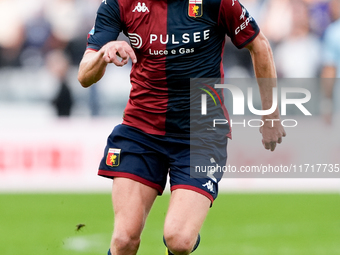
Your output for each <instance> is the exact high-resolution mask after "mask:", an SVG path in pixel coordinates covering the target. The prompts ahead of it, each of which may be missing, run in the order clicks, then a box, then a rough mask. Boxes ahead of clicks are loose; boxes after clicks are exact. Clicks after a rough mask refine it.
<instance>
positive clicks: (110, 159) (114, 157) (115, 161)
mask: <svg viewBox="0 0 340 255" xmlns="http://www.w3.org/2000/svg"><path fill="white" fill-rule="evenodd" d="M120 151H121V149H113V148H110V149H109V151H108V152H107V156H106V165H108V166H119V163H120Z"/></svg>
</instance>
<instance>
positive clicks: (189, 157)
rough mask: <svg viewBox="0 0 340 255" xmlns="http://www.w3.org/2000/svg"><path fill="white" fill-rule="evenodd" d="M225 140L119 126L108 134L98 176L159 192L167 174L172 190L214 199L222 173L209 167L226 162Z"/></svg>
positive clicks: (224, 138)
mask: <svg viewBox="0 0 340 255" xmlns="http://www.w3.org/2000/svg"><path fill="white" fill-rule="evenodd" d="M227 141H228V138H227V137H223V138H222V139H218V141H215V142H211V141H206V140H202V139H199V138H197V139H193V138H191V139H189V138H177V137H170V136H160V135H151V134H147V133H145V132H143V131H141V130H139V129H137V128H134V127H130V126H127V125H123V124H122V125H118V126H116V127H115V128H114V130H113V131H112V133H111V135H110V136H109V137H108V140H107V145H106V148H105V152H104V157H103V159H102V161H101V163H100V166H99V171H98V175H100V176H104V177H108V178H114V177H125V178H129V179H132V180H135V181H138V182H140V183H143V184H145V185H147V186H149V187H152V188H154V189H156V190H157V191H158V194H159V195H161V194H162V193H163V190H164V188H165V185H166V181H167V176H168V175H169V177H170V185H171V191H173V190H176V189H188V190H193V191H195V192H198V193H200V194H202V195H205V196H206V197H208V198H209V199H210V200H211V202H213V201H214V200H215V199H216V197H217V194H218V182H219V181H220V179H221V177H222V175H223V173H222V172H215V173H214V172H211V171H210V172H209V171H208V170H209V166H215V165H217V164H218V165H219V166H224V165H225V164H226V160H227V150H226V148H227ZM193 148H194V149H193ZM207 167H208V168H207ZM207 169H208V170H207Z"/></svg>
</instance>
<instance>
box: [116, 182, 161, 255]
mask: <svg viewBox="0 0 340 255" xmlns="http://www.w3.org/2000/svg"><path fill="white" fill-rule="evenodd" d="M157 193H158V191H157V190H156V189H153V188H151V187H149V186H146V185H144V184H142V183H139V182H136V181H134V180H131V179H127V178H119V177H116V178H115V179H114V180H113V185H112V202H113V210H114V217H115V218H114V231H113V235H112V241H111V248H110V250H111V254H112V255H134V254H136V253H137V250H138V247H139V243H140V235H141V233H142V230H143V227H144V224H145V220H146V218H147V215H148V213H149V211H150V209H151V206H152V204H153V202H154V200H155V198H156V196H157Z"/></svg>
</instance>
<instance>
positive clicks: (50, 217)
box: [0, 0, 340, 255]
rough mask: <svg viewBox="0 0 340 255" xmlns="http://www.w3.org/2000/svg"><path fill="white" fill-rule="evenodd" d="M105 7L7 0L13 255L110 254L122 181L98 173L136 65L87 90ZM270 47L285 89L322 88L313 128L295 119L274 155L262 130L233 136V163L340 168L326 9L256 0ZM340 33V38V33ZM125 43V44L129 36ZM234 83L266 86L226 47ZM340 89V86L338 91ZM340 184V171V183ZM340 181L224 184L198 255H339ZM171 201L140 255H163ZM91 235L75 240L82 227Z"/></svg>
mask: <svg viewBox="0 0 340 255" xmlns="http://www.w3.org/2000/svg"><path fill="white" fill-rule="evenodd" d="M100 2H101V0H49V1H44V0H0V35H1V36H0V254H2V255H13V254H19V253H25V254H46V253H47V254H57V255H59V254H62V255H64V254H65V255H66V254H105V252H106V249H107V248H108V242H109V239H110V232H111V229H112V212H111V205H110V195H109V193H110V187H111V181H110V180H106V179H103V178H100V177H97V176H96V172H97V167H98V163H99V160H100V158H101V157H102V153H103V148H104V146H105V143H106V138H107V136H108V134H109V133H110V132H111V129H112V128H113V127H114V125H116V124H118V123H120V122H121V118H122V117H121V116H122V112H123V109H124V107H125V104H126V101H127V99H128V93H129V90H130V84H129V71H130V66H129V65H127V66H125V67H123V68H119V69H118V68H115V67H113V66H110V67H109V68H108V70H107V72H106V75H105V77H104V78H103V79H102V80H101V81H100V82H99V83H98V84H96V85H95V86H92V87H91V88H89V89H84V88H82V87H81V86H80V84H79V83H78V81H77V70H78V64H79V62H80V59H81V57H82V54H83V52H84V50H85V47H86V37H87V33H88V32H89V31H90V30H91V28H92V26H93V24H94V19H95V12H96V10H97V8H98V6H99V4H100ZM241 2H242V4H244V5H245V7H247V9H248V10H249V12H250V13H251V14H252V16H253V17H254V18H255V19H256V20H257V22H258V23H259V25H260V27H261V29H262V30H263V32H264V33H265V34H266V36H267V37H268V39H269V41H270V43H271V45H272V47H273V52H274V57H275V62H276V65H277V72H278V75H279V77H280V78H309V79H311V80H313V82H311V83H310V84H309V85H308V84H307V85H306V86H305V87H306V88H308V89H309V90H310V91H311V92H312V97H314V99H315V98H316V99H315V100H312V101H311V104H310V105H309V107H310V109H312V112H313V116H312V117H304V116H301V114H300V115H299V113H296V112H294V111H292V112H290V115H291V116H294V118H295V119H298V120H299V123H300V124H299V126H298V127H297V128H294V129H288V130H287V133H288V136H287V138H285V139H284V142H283V144H282V145H280V146H278V148H277V152H276V153H275V154H270V153H268V152H267V151H264V150H263V149H262V144H261V137H260V134H259V133H258V129H249V128H246V129H245V128H234V135H233V140H232V141H231V142H230V145H229V164H231V165H236V166H240V165H258V164H262V163H263V164H273V165H275V164H276V165H280V164H283V165H290V164H305V163H306V164H320V163H321V164H324V163H327V164H339V163H340V137H339V131H338V130H339V126H338V125H337V124H336V123H337V122H336V121H333V123H329V122H327V121H325V118H324V116H322V110H321V111H320V102H321V101H322V97H323V96H322V89H321V88H320V83H319V82H318V81H319V78H320V77H321V70H322V67H323V50H324V44H323V38H324V32H325V30H326V28H327V27H328V26H329V25H330V24H331V23H332V22H334V21H335V19H337V18H338V17H336V16H334V15H335V14H334V10H333V11H332V9H331V8H330V7H329V1H327V0H304V1H303V0H243V1H241ZM339 12H340V10H339ZM338 33H340V31H338ZM121 39H123V40H126V38H124V37H122V38H121ZM225 47H226V49H225V57H224V67H225V74H226V77H229V78H250V77H253V72H252V65H251V60H250V56H249V53H248V52H247V50H240V51H239V50H237V49H236V48H235V47H234V46H233V45H232V44H231V43H230V42H229V41H228V42H227V43H226V45H225ZM338 85H339V84H338ZM339 175H340V174H339ZM339 192H340V178H332V179H326V178H317V179H316V178H313V179H306V178H289V179H287V178H286V179H282V178H276V179H266V178H253V179H249V178H248V179H246V178H237V179H236V178H234V179H228V178H225V179H223V180H222V182H221V193H223V194H221V196H220V197H219V199H218V203H216V205H214V207H213V209H212V210H211V214H210V216H209V218H208V219H207V223H206V224H205V226H204V229H203V232H202V234H203V236H204V239H203V241H202V247H201V248H200V249H199V250H198V251H197V254H217V255H219V254H244V255H246V254H247V255H248V254H249V255H253V254H254V255H255V254H282V255H284V254H299V255H301V254H309V255H310V254H320V255H321V254H340V244H339V240H340V197H339ZM167 201H168V195H166V196H164V197H162V198H160V199H159V200H158V201H157V202H156V204H155V210H154V211H153V212H152V213H151V215H150V220H149V221H148V224H147V226H146V232H145V233H144V235H143V244H142V246H141V251H140V254H163V253H164V251H163V246H162V243H161V235H162V221H163V219H164V215H165V212H166V205H167ZM80 223H84V224H85V225H86V226H85V227H84V228H83V229H81V230H80V231H75V226H76V225H77V224H80Z"/></svg>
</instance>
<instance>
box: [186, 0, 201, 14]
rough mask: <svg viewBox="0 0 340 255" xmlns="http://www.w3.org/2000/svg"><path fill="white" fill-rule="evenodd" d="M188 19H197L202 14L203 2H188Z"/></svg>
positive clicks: (195, 0) (199, 0)
mask: <svg viewBox="0 0 340 255" xmlns="http://www.w3.org/2000/svg"><path fill="white" fill-rule="evenodd" d="M188 13H189V17H193V18H197V17H201V16H202V14H203V0H189V12H188Z"/></svg>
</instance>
